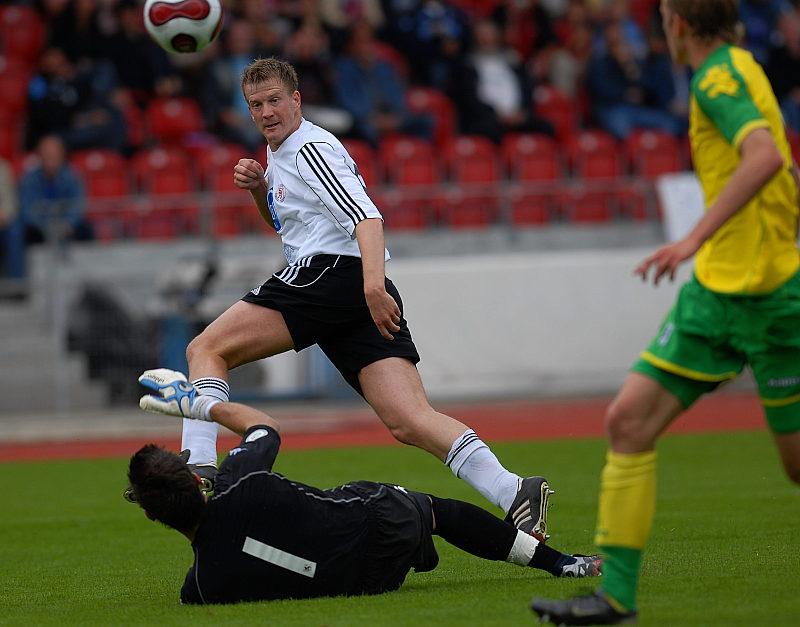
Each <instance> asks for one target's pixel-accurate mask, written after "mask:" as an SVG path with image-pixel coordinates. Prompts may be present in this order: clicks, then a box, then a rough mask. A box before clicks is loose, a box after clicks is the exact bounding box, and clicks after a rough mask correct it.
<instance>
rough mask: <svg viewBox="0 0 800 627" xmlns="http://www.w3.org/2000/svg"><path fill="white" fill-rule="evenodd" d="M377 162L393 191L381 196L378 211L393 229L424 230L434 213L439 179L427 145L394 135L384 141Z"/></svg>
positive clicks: (418, 140)
mask: <svg viewBox="0 0 800 627" xmlns="http://www.w3.org/2000/svg"><path fill="white" fill-rule="evenodd" d="M380 162H381V165H382V168H383V170H384V171H385V172H386V175H387V179H388V181H389V182H390V183H391V184H392V185H393V189H392V190H391V191H390V192H387V193H386V194H383V197H382V198H383V201H384V204H383V205H381V207H380V208H381V211H386V212H387V213H388V214H389V215H388V217H387V216H384V217H386V219H387V224H388V225H390V226H391V227H393V228H423V227H425V226H426V224H427V223H428V222H429V221H430V216H432V215H433V214H434V212H435V211H436V210H437V208H438V206H439V203H440V197H439V193H438V184H439V183H440V181H441V178H442V175H441V171H440V167H439V163H438V162H437V160H436V158H435V156H434V151H433V147H432V146H431V144H429V143H428V142H426V141H424V140H421V139H418V138H415V137H406V136H402V135H397V136H394V137H392V138H388V139H385V140H384V141H383V142H382V143H381V147H380Z"/></svg>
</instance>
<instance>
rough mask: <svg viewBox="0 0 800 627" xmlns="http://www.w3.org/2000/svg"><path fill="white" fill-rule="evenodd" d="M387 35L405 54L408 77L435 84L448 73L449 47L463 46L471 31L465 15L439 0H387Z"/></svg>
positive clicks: (438, 83)
mask: <svg viewBox="0 0 800 627" xmlns="http://www.w3.org/2000/svg"><path fill="white" fill-rule="evenodd" d="M385 4H386V8H385V11H386V14H387V18H388V19H387V22H388V23H387V27H386V30H385V34H386V38H387V39H388V41H389V42H390V43H391V44H392V45H393V46H394V47H395V48H396V49H397V50H402V51H403V54H404V55H405V56H406V57H407V58H408V60H409V64H410V69H411V80H412V81H415V82H419V83H424V84H427V85H432V86H434V87H437V86H439V85H441V83H442V82H443V81H444V80H445V77H446V76H447V75H446V73H443V71H442V69H443V67H446V66H447V65H449V63H450V55H451V53H452V47H455V48H456V49H458V50H461V51H463V50H466V48H467V46H468V45H469V41H470V37H471V31H470V28H469V19H468V17H467V15H466V14H465V13H464V12H463V11H462V10H461V9H459V8H458V7H455V6H451V5H450V4H447V3H444V2H439V1H438V0H421V1H420V0H412V1H411V2H408V1H405V0H394V1H393V0H387V2H386V3H385Z"/></svg>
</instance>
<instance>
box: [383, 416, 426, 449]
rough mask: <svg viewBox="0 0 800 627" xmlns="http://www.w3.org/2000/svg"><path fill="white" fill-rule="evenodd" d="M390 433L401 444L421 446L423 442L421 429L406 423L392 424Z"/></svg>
mask: <svg viewBox="0 0 800 627" xmlns="http://www.w3.org/2000/svg"><path fill="white" fill-rule="evenodd" d="M389 433H391V434H392V437H394V439H395V440H397V441H398V442H400V443H401V444H408V445H410V446H419V444H420V441H421V439H420V432H419V429H418V428H417V426H416V425H414V424H408V423H404V422H398V423H393V424H390V425H389Z"/></svg>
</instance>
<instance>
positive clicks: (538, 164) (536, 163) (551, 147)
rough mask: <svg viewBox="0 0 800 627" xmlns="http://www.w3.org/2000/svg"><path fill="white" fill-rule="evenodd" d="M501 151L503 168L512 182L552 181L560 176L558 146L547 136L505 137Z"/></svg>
mask: <svg viewBox="0 0 800 627" xmlns="http://www.w3.org/2000/svg"><path fill="white" fill-rule="evenodd" d="M502 151H503V162H504V165H505V168H506V170H507V172H508V175H509V178H511V179H513V180H517V181H552V180H555V179H557V178H559V177H560V176H561V164H560V162H559V153H558V146H557V144H556V142H555V141H553V140H552V139H551V138H549V137H548V136H547V135H536V134H512V135H507V136H506V137H505V138H504V139H503V145H502Z"/></svg>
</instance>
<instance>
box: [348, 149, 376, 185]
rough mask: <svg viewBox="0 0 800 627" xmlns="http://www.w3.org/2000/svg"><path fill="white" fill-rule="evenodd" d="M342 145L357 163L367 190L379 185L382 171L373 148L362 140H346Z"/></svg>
mask: <svg viewBox="0 0 800 627" xmlns="http://www.w3.org/2000/svg"><path fill="white" fill-rule="evenodd" d="M342 144H343V145H344V147H345V150H347V152H348V153H349V154H350V157H351V158H352V159H353V161H355V162H356V165H357V166H358V171H359V173H360V174H361V177H362V178H363V179H364V183H365V184H366V186H367V188H372V187H375V186H376V185H379V184H380V181H381V178H382V177H381V174H380V172H381V170H380V167H379V166H378V163H377V161H378V159H377V155H376V154H375V150H373V148H372V146H370V145H369V144H368V143H367V142H365V141H362V140H360V139H345V140H343V141H342Z"/></svg>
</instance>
